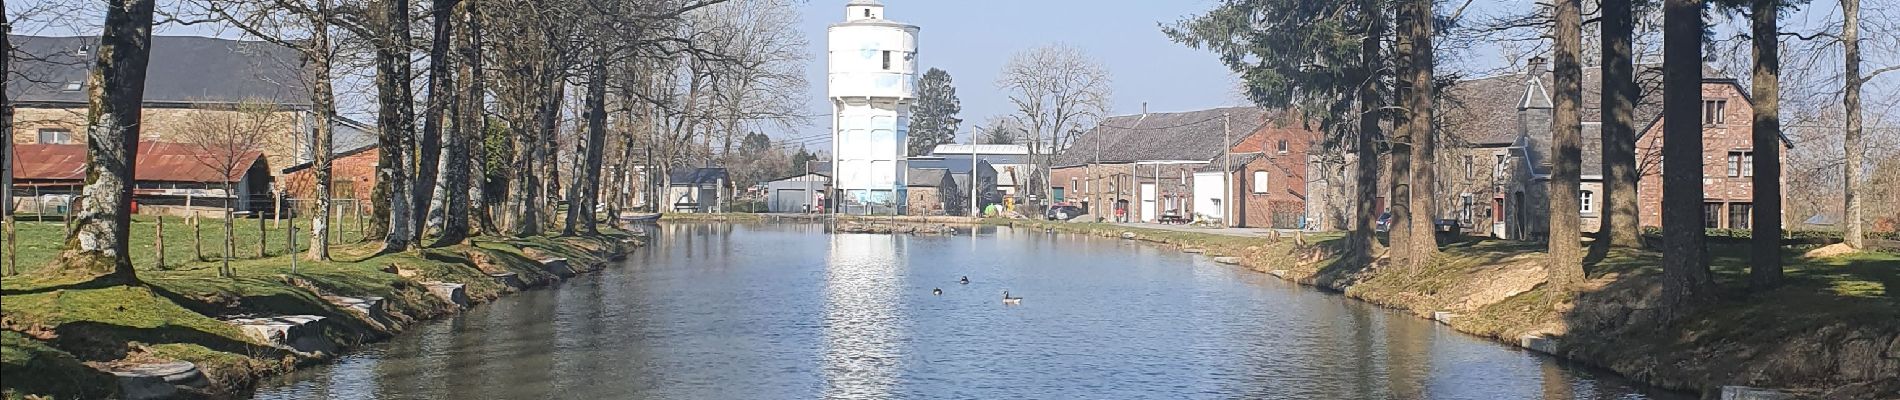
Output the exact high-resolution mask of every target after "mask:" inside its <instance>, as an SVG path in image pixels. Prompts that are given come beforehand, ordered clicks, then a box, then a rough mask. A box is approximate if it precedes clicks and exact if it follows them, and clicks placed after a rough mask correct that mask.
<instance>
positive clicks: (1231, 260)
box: [1214, 256, 1240, 265]
mask: <svg viewBox="0 0 1900 400" xmlns="http://www.w3.org/2000/svg"><path fill="white" fill-rule="evenodd" d="M1214 262H1217V263H1221V264H1227V265H1237V264H1240V257H1229V256H1221V257H1214Z"/></svg>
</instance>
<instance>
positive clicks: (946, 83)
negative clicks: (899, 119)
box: [910, 68, 963, 156]
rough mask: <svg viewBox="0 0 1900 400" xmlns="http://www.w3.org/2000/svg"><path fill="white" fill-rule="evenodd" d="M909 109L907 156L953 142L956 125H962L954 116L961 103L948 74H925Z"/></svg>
mask: <svg viewBox="0 0 1900 400" xmlns="http://www.w3.org/2000/svg"><path fill="white" fill-rule="evenodd" d="M911 110H912V113H911V117H910V155H913V156H920V155H925V154H930V150H931V149H935V148H937V145H940V144H945V143H952V142H955V141H956V139H957V126H958V125H962V124H963V120H962V119H959V118H957V113H960V112H963V104H962V102H960V101H958V100H957V87H956V85H955V84H954V83H953V82H951V80H950V73H949V72H944V70H941V69H936V68H931V69H930V70H929V71H925V72H924V77H923V78H922V79H918V80H917V105H916V106H915V107H912V108H911Z"/></svg>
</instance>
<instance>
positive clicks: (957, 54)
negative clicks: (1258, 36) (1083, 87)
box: [797, 0, 1246, 140]
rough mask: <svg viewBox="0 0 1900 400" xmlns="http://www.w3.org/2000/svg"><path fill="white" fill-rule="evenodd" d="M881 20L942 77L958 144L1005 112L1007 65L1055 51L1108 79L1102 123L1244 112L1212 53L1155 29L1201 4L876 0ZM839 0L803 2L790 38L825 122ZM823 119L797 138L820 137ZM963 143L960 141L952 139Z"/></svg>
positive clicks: (1204, 4)
mask: <svg viewBox="0 0 1900 400" xmlns="http://www.w3.org/2000/svg"><path fill="white" fill-rule="evenodd" d="M883 1H884V16H885V18H886V19H890V20H895V21H899V22H904V23H909V24H912V25H917V26H918V27H920V28H921V29H922V30H921V31H920V32H919V33H918V38H917V42H918V43H917V52H918V60H919V62H918V71H920V72H919V73H920V74H921V71H924V70H927V69H930V68H938V69H942V70H944V71H946V72H949V73H950V76H951V78H952V80H953V82H954V83H955V84H956V88H957V97H958V99H959V100H961V101H962V105H963V112H962V113H961V114H959V117H960V118H962V119H963V125H962V126H961V128H960V131H961V133H962V134H964V135H967V133H968V132H970V131H973V130H974V128H975V126H976V125H978V124H981V123H983V121H984V120H985V119H986V118H988V117H990V116H995V115H1004V114H1008V113H1012V112H1014V111H1015V110H1014V106H1012V105H1010V104H1009V99H1008V98H1007V97H1006V95H1005V94H1004V93H1003V91H1002V90H1001V89H999V88H997V86H996V78H997V75H998V72H999V71H1001V70H1002V69H1003V65H1004V64H1005V63H1007V62H1009V59H1010V56H1011V55H1013V54H1015V53H1017V52H1020V51H1024V50H1028V49H1032V48H1035V47H1039V46H1043V45H1048V44H1052V43H1063V44H1067V45H1070V46H1073V47H1076V48H1079V49H1081V50H1082V51H1083V52H1084V53H1086V54H1088V55H1089V56H1091V57H1093V58H1095V59H1096V60H1097V61H1099V62H1101V63H1102V65H1105V66H1107V69H1108V71H1109V73H1110V74H1111V76H1112V78H1113V82H1114V84H1113V86H1112V87H1113V91H1114V97H1113V99H1114V101H1113V104H1112V108H1111V109H1110V112H1111V114H1135V113H1140V112H1141V104H1142V102H1147V103H1148V109H1149V110H1150V111H1154V112H1163V111H1187V110H1197V109H1205V108H1212V107H1220V106H1229V105H1241V104H1246V101H1245V99H1244V98H1241V97H1240V96H1238V95H1237V94H1236V93H1237V90H1236V88H1237V87H1238V85H1239V81H1238V79H1237V78H1235V76H1234V74H1233V73H1231V72H1229V71H1228V69H1227V67H1226V66H1224V65H1222V64H1221V63H1220V60H1218V59H1216V58H1215V56H1214V54H1213V53H1209V52H1205V51H1201V50H1194V49H1190V48H1187V47H1185V46H1182V45H1179V44H1175V43H1174V42H1172V41H1169V40H1168V38H1167V36H1166V35H1163V34H1162V33H1161V29H1160V27H1159V25H1157V24H1159V23H1172V22H1174V21H1176V20H1179V19H1182V18H1185V17H1187V16H1190V15H1192V14H1196V13H1199V12H1203V11H1206V10H1208V9H1211V8H1213V6H1214V4H1215V2H1213V1H1208V0H1170V1H1161V0H1144V1H1103V0H883ZM844 4H845V0H806V1H805V3H804V4H802V5H800V6H799V7H800V8H801V10H800V11H801V14H802V21H800V23H799V31H800V32H803V33H805V34H806V35H807V37H809V38H812V41H811V48H810V49H809V51H810V54H811V60H812V61H811V64H810V65H808V66H807V68H806V71H807V73H806V76H807V80H808V81H809V82H811V84H812V87H811V92H810V93H809V95H808V96H806V97H807V98H808V99H809V100H807V101H808V104H807V107H806V108H807V109H809V110H811V112H812V113H813V115H829V113H830V107H829V104H830V100H829V99H827V98H826V97H825V96H826V94H825V87H824V83H825V81H826V79H825V73H826V72H825V61H824V60H825V52H826V49H825V48H824V47H825V34H826V28H827V27H829V26H830V25H831V24H834V23H838V22H842V21H843V20H844V16H845V15H844V14H845V13H844ZM824 123H826V120H825V119H823V118H820V119H818V120H817V121H815V122H814V123H812V124H808V126H805V127H802V128H800V129H799V131H800V134H798V135H797V136H809V135H812V134H822V133H826V132H829V129H830V127H829V126H823V125H822V124H824ZM959 137H960V138H961V139H960V140H968V139H967V137H968V136H959Z"/></svg>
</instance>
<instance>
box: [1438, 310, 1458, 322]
mask: <svg viewBox="0 0 1900 400" xmlns="http://www.w3.org/2000/svg"><path fill="white" fill-rule="evenodd" d="M1453 318H1458V314H1457V313H1453V312H1450V311H1433V312H1432V320H1433V321H1437V322H1438V323H1441V324H1450V323H1451V320H1452V319H1453Z"/></svg>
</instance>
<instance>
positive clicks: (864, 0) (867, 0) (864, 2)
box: [844, 0, 884, 6]
mask: <svg viewBox="0 0 1900 400" xmlns="http://www.w3.org/2000/svg"><path fill="white" fill-rule="evenodd" d="M844 5H846V6H883V5H884V2H880V1H877V0H851V2H849V3H845V4H844Z"/></svg>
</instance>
